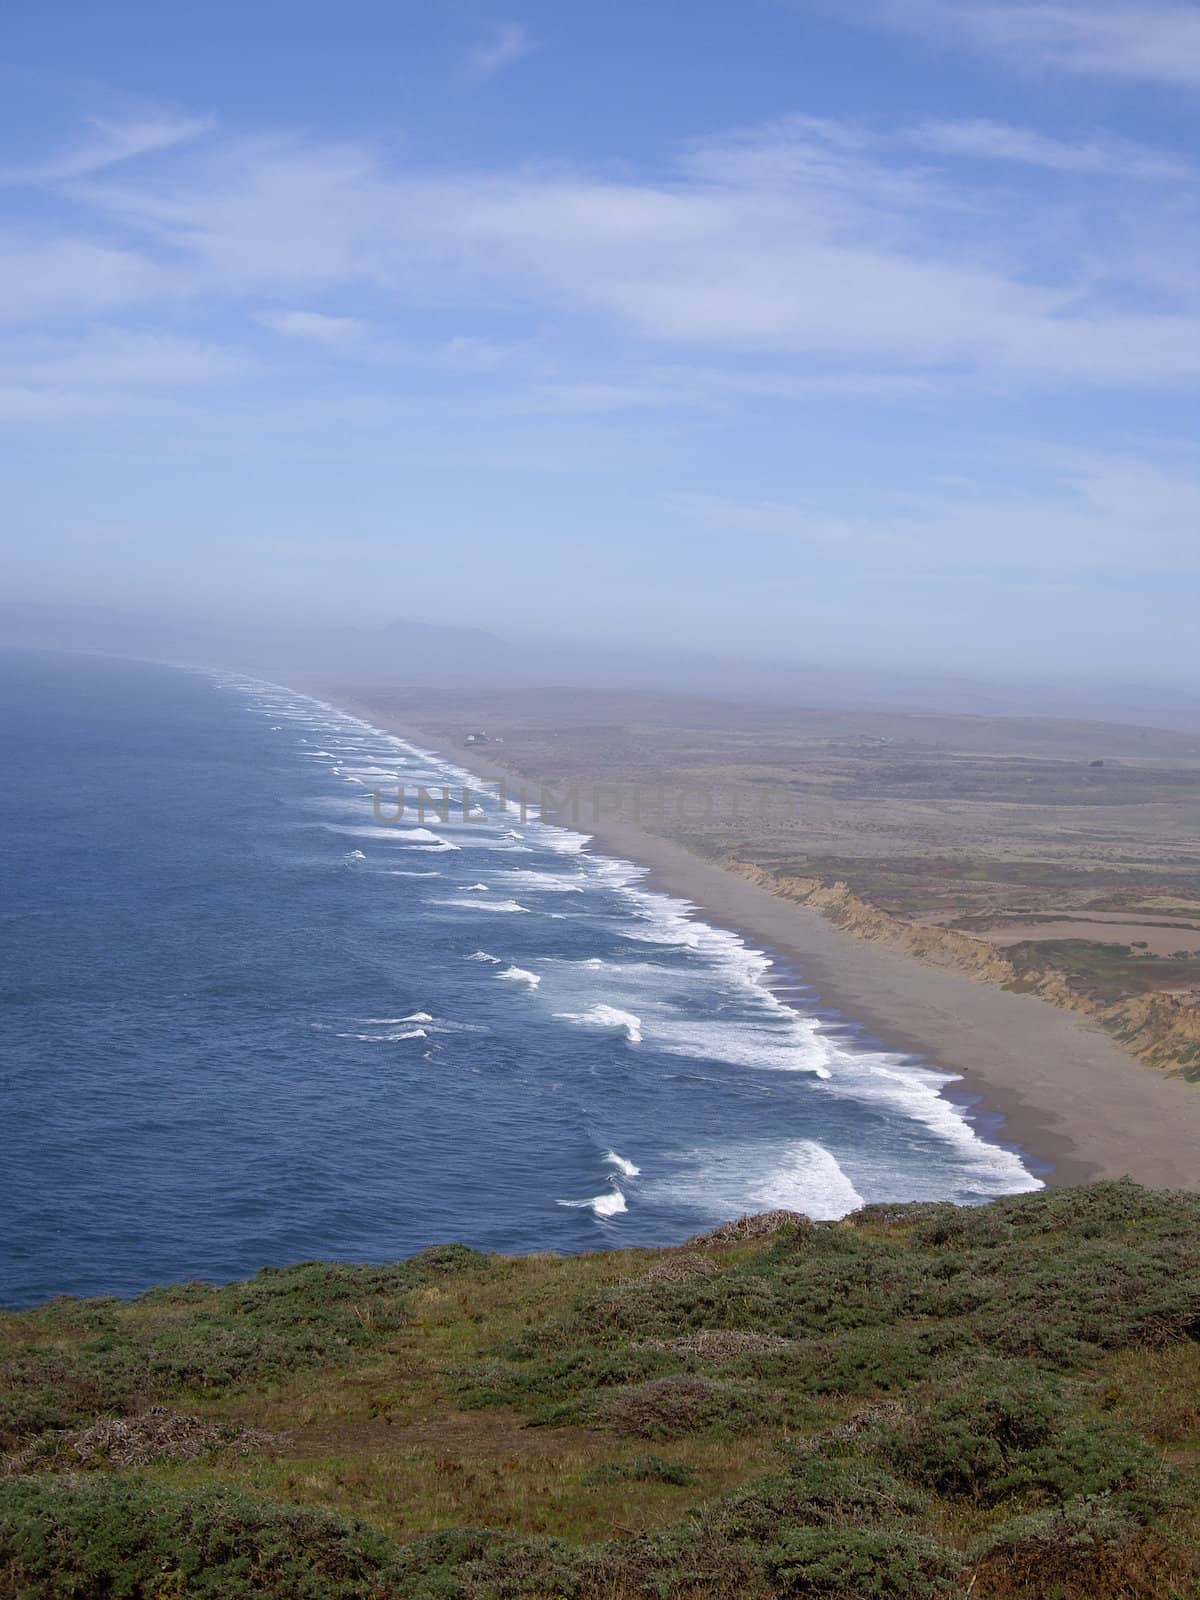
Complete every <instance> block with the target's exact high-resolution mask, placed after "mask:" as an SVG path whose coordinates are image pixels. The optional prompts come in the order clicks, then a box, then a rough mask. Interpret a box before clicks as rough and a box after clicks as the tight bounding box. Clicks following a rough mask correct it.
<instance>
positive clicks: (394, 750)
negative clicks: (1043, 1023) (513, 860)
mask: <svg viewBox="0 0 1200 1600" xmlns="http://www.w3.org/2000/svg"><path fill="white" fill-rule="evenodd" d="M218 681H221V682H224V683H226V684H227V685H228V686H229V687H231V688H233V689H235V690H236V691H237V692H239V693H241V694H242V695H244V696H245V697H246V698H247V701H248V704H249V706H250V707H251V708H253V709H255V710H257V711H258V712H259V713H260V714H262V715H263V716H264V718H265V719H269V720H270V722H271V726H272V727H273V728H275V729H279V730H280V731H285V730H286V731H288V732H289V740H290V741H294V743H295V744H297V745H302V746H312V747H315V748H312V749H309V750H308V752H307V753H309V754H311V755H312V756H313V759H314V760H316V761H318V762H320V761H326V762H330V761H334V760H336V761H337V762H339V763H340V768H339V774H338V775H337V780H336V781H338V782H339V783H342V782H348V781H349V780H350V777H352V776H353V777H357V778H358V779H359V781H360V784H361V782H362V780H363V779H364V778H376V777H378V778H380V779H381V780H385V781H387V782H396V783H399V782H400V779H399V778H398V777H397V773H398V771H399V770H400V769H401V768H403V769H404V779H405V782H406V784H411V783H412V782H413V781H414V780H415V781H416V782H418V783H424V784H425V785H426V786H427V787H429V788H430V789H432V790H433V791H434V792H436V791H437V790H438V788H439V787H440V786H442V785H452V784H457V783H461V784H463V785H464V786H466V787H470V788H473V789H482V788H484V787H485V786H484V785H483V784H482V783H481V782H480V781H479V780H478V779H477V778H475V777H474V776H473V775H472V774H470V773H468V772H466V771H465V770H464V769H461V768H458V767H457V766H456V765H455V764H454V763H451V762H447V761H444V760H443V759H442V758H441V757H439V756H437V755H436V754H435V753H434V752H432V751H429V750H424V749H422V748H420V747H419V746H416V745H413V744H412V743H411V742H409V741H407V740H404V739H401V738H399V737H397V736H394V735H390V734H387V733H384V732H382V731H381V730H379V729H378V728H374V727H372V726H371V724H369V723H368V722H366V721H364V720H363V719H361V718H357V717H353V716H350V715H348V714H346V713H343V712H340V711H338V710H336V709H335V708H333V707H331V706H328V705H326V704H324V703H322V702H320V701H316V700H313V699H310V698H308V697H305V696H302V695H299V694H295V693H293V692H292V691H290V690H287V689H284V688H281V687H278V686H272V685H269V684H263V683H259V682H255V681H254V680H250V679H245V678H241V677H238V676H237V675H225V676H224V677H219V678H218ZM331 752H337V754H336V755H334V754H332V753H331ZM297 753H299V752H297ZM315 770H317V771H319V770H320V769H319V768H318V769H315ZM334 781H335V777H334V776H332V775H331V778H330V783H331V784H332V783H333V782H334ZM342 799H343V800H344V801H346V802H347V803H349V802H350V797H348V796H345V795H344V793H343V795H342ZM355 809H356V810H357V809H359V808H358V806H357V805H356V806H355ZM484 809H486V808H484ZM459 810H460V811H461V807H460V808H459ZM359 815H360V816H362V812H361V810H360V811H359ZM493 817H494V821H493V820H492V819H493ZM367 820H368V818H366V817H363V821H364V822H366V821H367ZM501 820H502V817H501V815H500V814H498V813H491V814H490V815H489V822H491V824H492V825H490V826H489V825H487V824H484V825H477V826H474V827H468V826H463V825H461V824H460V822H459V818H458V816H455V817H454V819H453V821H452V822H447V823H446V824H445V825H444V827H445V832H447V833H451V835H452V837H451V838H447V837H445V834H444V833H441V832H439V833H433V832H432V831H431V830H430V829H423V828H419V827H416V828H414V827H408V828H405V827H403V826H402V827H400V828H395V827H388V826H380V825H379V824H376V825H375V826H372V827H366V828H363V829H362V830H361V833H362V836H363V837H364V838H366V837H370V838H372V839H373V840H375V841H376V842H391V841H393V840H394V841H396V842H398V843H400V844H401V845H402V846H404V847H405V848H406V849H407V850H408V851H411V852H415V851H419V850H427V851H433V852H441V851H451V850H456V849H460V848H463V847H465V846H478V847H483V848H485V849H488V850H490V851H510V852H514V853H526V854H528V853H531V852H530V845H531V844H536V846H537V848H538V849H539V850H544V851H547V852H549V853H551V854H552V855H553V856H555V857H557V858H558V861H559V863H561V867H562V868H564V869H565V868H568V866H569V868H570V870H565V871H558V872H555V871H553V870H550V871H545V870H542V871H533V872H531V873H530V874H529V876H528V877H526V876H525V875H524V873H521V874H520V875H517V874H515V873H510V872H504V871H500V872H498V873H494V872H493V871H492V870H491V867H490V863H489V865H488V867H486V868H483V870H487V871H488V876H489V880H490V882H491V883H492V886H493V890H494V891H495V890H501V891H502V892H503V891H509V892H513V891H515V892H518V893H519V892H520V890H522V889H523V890H525V891H527V892H528V893H529V894H534V893H536V892H541V891H550V890H551V889H552V888H553V889H557V890H558V891H559V892H563V891H570V890H575V891H576V892H579V891H580V890H585V886H587V885H589V884H591V885H594V887H595V889H596V890H597V891H598V892H599V893H600V894H601V895H603V896H604V899H605V900H606V901H607V902H608V903H609V905H610V906H615V909H616V912H617V914H616V915H613V914H612V913H611V912H610V913H609V914H608V915H607V916H605V918H604V920H605V923H606V925H607V928H608V931H610V932H611V933H612V934H613V935H615V936H618V937H620V938H623V939H625V940H629V941H630V942H631V943H633V944H637V945H641V946H642V947H643V948H645V947H646V946H651V947H657V949H658V951H659V952H661V959H660V961H658V962H656V961H655V960H653V959H651V960H645V961H625V960H611V959H609V960H601V959H600V958H598V957H597V958H593V959H592V960H590V961H574V962H567V961H558V962H555V961H547V962H545V963H542V962H539V972H538V974H536V976H538V977H539V978H544V982H543V983H542V985H541V990H540V993H541V995H542V1003H543V1004H544V1005H546V1007H547V1009H548V1010H550V1009H551V1008H554V1014H555V1015H558V1016H561V1017H563V1018H564V1019H565V1020H567V1021H569V1022H572V1023H575V1024H577V1025H580V1026H587V1027H591V1028H595V1029H602V1030H607V1031H609V1032H613V1033H616V1034H618V1035H620V1036H623V1037H625V1038H626V1039H628V1040H629V1041H630V1042H636V1041H637V1040H639V1039H641V1037H642V1035H643V1032H645V1033H646V1034H647V1035H648V1037H649V1038H651V1039H652V1041H653V1043H654V1045H655V1047H656V1048H662V1049H665V1050H667V1051H669V1052H670V1053H672V1054H674V1055H677V1056H682V1057H690V1058H693V1059H694V1060H696V1061H697V1062H702V1061H704V1060H710V1061H717V1062H722V1063H725V1064H726V1065H734V1066H738V1067H746V1068H757V1069H763V1068H769V1069H771V1070H777V1071H785V1070H787V1071H797V1070H799V1071H801V1072H804V1073H806V1074H811V1075H812V1076H813V1077H815V1078H820V1079H823V1080H824V1081H823V1082H821V1083H819V1084H814V1085H813V1087H812V1092H813V1093H815V1094H831V1095H834V1096H836V1098H837V1099H838V1100H842V1101H851V1102H853V1101H858V1102H861V1103H863V1105H864V1107H866V1106H873V1107H875V1108H876V1110H875V1111H874V1113H873V1115H874V1116H882V1118H883V1119H885V1120H883V1121H881V1122H880V1123H879V1124H878V1127H879V1129H880V1132H881V1133H882V1134H883V1138H882V1141H879V1140H877V1141H876V1143H875V1144H873V1145H872V1147H871V1148H870V1149H869V1150H867V1149H864V1150H862V1151H859V1150H858V1149H856V1148H854V1149H850V1150H849V1151H846V1150H842V1151H840V1152H839V1154H840V1161H841V1165H839V1164H838V1159H837V1158H835V1157H834V1156H833V1155H832V1154H831V1153H830V1152H829V1151H827V1150H825V1149H824V1147H823V1146H821V1145H819V1144H817V1143H816V1142H815V1141H804V1142H802V1143H801V1144H799V1145H797V1144H795V1143H794V1142H793V1144H792V1145H790V1146H787V1147H786V1148H785V1149H784V1150H783V1152H782V1153H779V1152H778V1150H777V1151H776V1156H777V1158H776V1159H773V1160H771V1161H769V1162H768V1161H767V1157H766V1156H765V1155H764V1152H763V1150H762V1148H761V1147H756V1148H755V1150H754V1151H749V1150H748V1151H747V1152H746V1162H747V1166H746V1167H745V1169H744V1170H743V1171H742V1172H741V1175H740V1177H739V1179H738V1181H737V1182H736V1183H734V1182H732V1181H731V1182H729V1183H727V1184H726V1183H724V1180H723V1179H721V1178H720V1173H719V1172H718V1173H717V1182H716V1188H718V1189H723V1192H724V1193H725V1194H726V1197H727V1198H726V1199H725V1200H723V1201H722V1203H721V1210H722V1212H723V1213H724V1214H728V1206H729V1202H728V1195H730V1194H732V1193H733V1192H734V1191H736V1192H738V1193H739V1194H740V1195H741V1196H742V1198H743V1200H744V1202H745V1203H744V1204H743V1206H742V1209H749V1208H752V1207H753V1206H754V1205H758V1206H761V1205H762V1204H766V1203H769V1202H768V1201H767V1200H766V1199H765V1198H763V1196H765V1195H766V1194H767V1193H768V1191H769V1193H770V1195H771V1196H773V1197H774V1203H784V1202H782V1201H781V1200H779V1199H778V1196H779V1195H781V1194H784V1193H792V1194H797V1193H800V1192H802V1191H807V1190H814V1191H815V1190H819V1189H821V1186H822V1184H824V1190H823V1193H824V1196H825V1198H824V1200H822V1198H821V1194H820V1193H817V1194H816V1195H815V1198H814V1199H813V1201H812V1204H811V1205H810V1206H809V1207H807V1209H810V1210H813V1214H818V1212H817V1211H816V1209H815V1208H816V1207H818V1206H820V1205H821V1204H826V1205H829V1206H834V1205H835V1204H836V1205H840V1206H843V1207H848V1206H850V1205H852V1204H853V1203H855V1201H854V1199H853V1198H852V1197H856V1196H858V1195H859V1193H860V1192H863V1193H868V1194H869V1195H870V1197H871V1198H872V1199H874V1198H879V1197H881V1195H882V1193H883V1192H886V1193H888V1194H893V1195H895V1196H896V1198H906V1197H909V1196H910V1195H912V1196H915V1195H917V1194H929V1193H930V1192H936V1191H931V1188H930V1168H929V1166H928V1165H927V1164H926V1163H925V1162H924V1161H923V1160H918V1161H915V1162H914V1159H913V1151H914V1150H924V1148H925V1145H926V1142H927V1141H928V1143H929V1146H930V1155H931V1158H932V1161H933V1164H934V1167H935V1169H936V1172H937V1180H936V1181H937V1182H938V1183H944V1182H946V1181H949V1182H951V1183H952V1184H953V1185H954V1187H955V1191H956V1192H963V1190H964V1189H965V1190H966V1192H968V1193H979V1194H981V1195H982V1194H985V1193H1006V1192H1016V1191H1018V1190H1024V1189H1029V1188H1032V1187H1038V1186H1039V1185H1038V1183H1037V1181H1036V1180H1034V1179H1033V1178H1032V1177H1031V1176H1030V1174H1029V1173H1028V1172H1027V1171H1026V1170H1025V1168H1024V1167H1023V1166H1022V1164H1021V1162H1020V1160H1019V1159H1018V1157H1017V1156H1016V1155H1015V1154H1013V1153H1011V1152H1009V1151H1007V1150H1003V1149H1001V1148H1000V1147H998V1146H994V1145H991V1144H989V1143H987V1141H986V1140H984V1139H983V1138H981V1137H980V1136H979V1135H978V1133H977V1132H976V1130H975V1128H974V1126H973V1125H972V1123H971V1122H970V1121H969V1119H968V1117H967V1116H966V1114H965V1113H964V1111H963V1110H962V1108H961V1107H959V1106H957V1105H955V1104H954V1103H953V1102H951V1101H949V1100H947V1099H946V1098H945V1097H944V1095H943V1094H942V1092H941V1091H942V1090H943V1089H944V1087H945V1086H946V1084H947V1083H949V1082H950V1081H952V1080H951V1079H950V1078H949V1077H948V1076H947V1075H945V1074H941V1073H936V1072H933V1071H931V1070H929V1069H927V1068H923V1067H921V1066H919V1065H918V1064H917V1063H915V1062H913V1061H911V1060H909V1059H907V1058H905V1057H903V1056H899V1055H894V1054H889V1053H887V1052H884V1051H880V1050H878V1049H875V1050H870V1049H856V1048H854V1047H853V1046H847V1045H846V1044H845V1043H843V1042H841V1041H840V1040H838V1039H835V1038H834V1037H832V1036H831V1035H830V1034H829V1033H827V1032H826V1031H825V1030H824V1028H823V1027H822V1025H821V1023H820V1022H819V1021H818V1019H816V1018H813V1017H810V1016H807V1015H805V1012H804V1007H803V1002H802V1001H801V1003H800V1005H799V1006H793V1005H789V1004H787V1002H786V1001H785V1000H783V999H781V998H780V997H779V996H778V995H775V994H772V992H771V991H770V989H769V988H767V987H766V984H765V982H764V979H765V978H766V977H767V975H768V974H769V971H770V961H769V959H768V958H767V957H766V956H765V955H764V954H763V953H762V952H761V951H756V950H754V949H753V948H751V947H749V946H747V944H746V943H745V941H744V940H742V939H741V938H739V937H738V936H737V935H736V934H733V933H729V932H726V931H725V930H722V929H719V928H714V927H712V926H711V925H709V924H708V923H706V922H705V921H703V920H702V919H701V918H699V917H698V916H697V915H696V910H695V907H693V906H691V905H690V904H688V903H687V902H686V901H683V900H678V899H673V898H671V897H669V896H665V895H660V894H657V893H655V892H653V891H650V890H648V889H646V887H645V877H646V874H645V871H644V869H642V868H640V867H637V866H635V865H633V864H632V863H629V862H623V861H619V860H616V859H611V858H606V857H603V856H598V855H595V854H592V853H591V852H590V851H588V850H587V846H588V844H589V839H588V836H587V835H585V834H583V833H581V832H579V831H578V830H574V829H570V828H562V827H560V826H558V825H556V824H554V823H549V822H546V821H545V820H543V819H541V818H540V817H535V818H532V819H530V822H529V823H528V824H526V823H523V824H522V827H521V829H520V830H518V829H517V828H515V827H512V828H503V829H502V828H500V827H499V824H500V822H501ZM337 831H343V832H349V833H352V832H355V831H358V830H353V829H344V830H337ZM455 841H461V843H457V842H455ZM372 856H373V857H374V859H375V861H376V863H377V862H378V855H377V853H376V852H375V851H372ZM563 858H570V860H569V862H568V861H567V860H564V859H563ZM460 893H462V894H463V896H464V898H463V901H462V902H460V903H459V904H461V907H462V909H467V908H470V909H473V910H476V911H478V910H479V909H481V908H482V907H484V906H485V904H486V905H487V907H488V909H496V910H500V909H505V910H510V909H511V910H526V909H528V908H527V907H524V906H522V905H521V904H520V901H519V900H516V899H513V900H509V901H506V900H504V899H494V900H493V899H491V897H490V896H487V897H485V896H483V894H482V893H481V891H479V890H477V889H475V890H472V889H468V890H465V891H460ZM471 895H478V896H479V898H475V899H472V898H470V896H471ZM523 897H524V896H522V898H523ZM450 903H451V904H454V903H455V902H450ZM580 914H581V915H583V916H587V915H590V914H592V910H591V906H590V905H587V904H585V905H584V906H583V907H582V908H581V912H580ZM601 915H602V916H604V913H603V912H602V913H601ZM647 953H648V954H649V953H650V952H647ZM487 955H488V953H487V952H482V951H481V952H476V955H475V956H474V957H470V958H468V959H480V960H487ZM488 964H491V965H499V959H498V958H496V957H492V958H491V960H490V961H489V962H488ZM572 968H573V969H574V977H572V973H571V970H570V969H572ZM515 970H517V971H520V970H524V969H515ZM601 971H603V973H604V981H603V986H602V992H603V993H604V995H605V1000H604V1002H603V1003H597V1002H596V1001H595V993H594V991H595V988H596V987H597V985H596V983H595V978H594V975H595V974H596V973H597V972H601ZM585 975H587V976H589V977H590V978H591V983H590V985H589V984H588V983H587V982H586V979H585ZM510 981H514V982H516V981H519V980H517V979H516V978H515V977H514V978H513V979H512V980H510ZM530 989H531V992H532V986H530ZM589 990H590V992H589ZM714 1000H715V1001H716V1004H715V1005H714V1003H713V1002H714ZM631 1002H632V1005H631ZM714 1013H715V1014H714ZM642 1019H644V1021H643V1020H642ZM398 1026H399V1027H401V1028H403V1027H404V1021H403V1019H401V1021H400V1022H399V1024H398ZM456 1026H457V1027H458V1028H460V1029H465V1028H466V1027H467V1025H465V1024H463V1025H454V1024H445V1025H441V1026H439V1027H438V1028H437V1031H451V1030H453V1029H454V1028H455V1027H456ZM484 1031H486V1030H484ZM717 1081H720V1080H717ZM764 1092H770V1091H764ZM816 1106H817V1102H814V1107H816ZM817 1119H818V1124H819V1120H820V1112H819V1109H818V1110H817ZM822 1152H823V1154H822ZM947 1156H948V1157H950V1158H951V1161H952V1164H953V1171H951V1172H947V1171H946V1170H945V1159H946V1157H947ZM829 1162H832V1163H833V1169H836V1170H833V1169H830V1168H829V1166H828V1163H829ZM719 1165H720V1163H719V1162H718V1166H719ZM617 1171H618V1172H619V1171H620V1169H617ZM755 1172H757V1174H758V1177H759V1179H760V1183H759V1188H758V1190H756V1191H755V1193H756V1195H758V1198H747V1184H746V1182H745V1181H744V1180H745V1179H746V1177H747V1175H749V1176H750V1177H753V1174H754V1173H755ZM838 1174H840V1178H839V1177H838ZM709 1177H710V1179H711V1178H712V1173H711V1172H710V1173H709ZM881 1182H882V1183H883V1184H885V1185H886V1190H881V1188H880V1184H881ZM843 1186H844V1187H843ZM847 1191H849V1192H847ZM600 1198H603V1197H600ZM580 1204H590V1202H586V1201H585V1202H580ZM798 1209H806V1207H804V1206H799V1207H798ZM831 1214H832V1212H831Z"/></svg>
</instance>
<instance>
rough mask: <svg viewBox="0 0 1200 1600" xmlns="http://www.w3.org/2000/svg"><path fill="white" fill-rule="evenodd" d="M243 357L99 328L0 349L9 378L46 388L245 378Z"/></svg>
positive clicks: (201, 344) (159, 336)
mask: <svg viewBox="0 0 1200 1600" xmlns="http://www.w3.org/2000/svg"><path fill="white" fill-rule="evenodd" d="M246 366H247V364H246V361H245V359H244V358H243V357H242V356H241V355H240V354H238V353H237V352H235V351H232V350H229V349H226V348H224V347H223V346H220V345H216V344H212V343H210V342H208V341H205V340H199V339H188V338H181V337H179V336H178V335H174V334H165V333H155V332H147V331H145V330H142V329H137V328H122V327H111V326H99V327H93V328H89V329H88V330H86V331H85V332H84V333H82V334H80V335H77V336H74V337H72V338H59V339H55V340H45V339H43V340H37V341H35V340H30V339H24V340H21V341H20V342H18V343H16V344H13V343H10V344H8V345H0V374H2V375H3V377H4V378H5V379H8V380H12V381H15V382H18V383H22V384H31V385H39V386H42V387H46V386H50V387H62V386H70V387H88V388H91V387H105V388H146V387H156V386H160V385H162V386H169V385H179V384H193V383H209V382H213V381H216V380H221V379H227V378H234V377H239V376H241V375H242V374H243V373H244V372H245V370H246Z"/></svg>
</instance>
